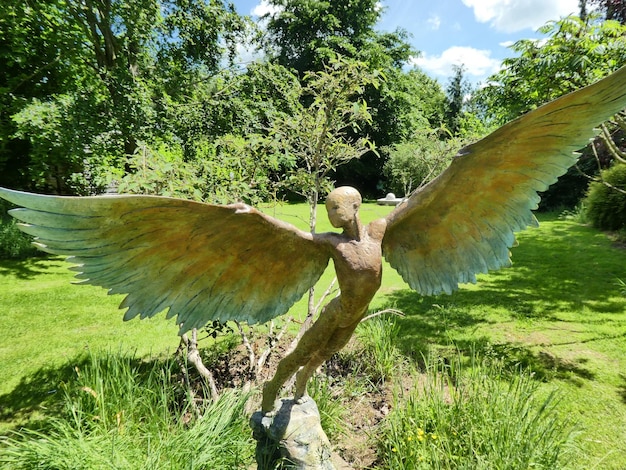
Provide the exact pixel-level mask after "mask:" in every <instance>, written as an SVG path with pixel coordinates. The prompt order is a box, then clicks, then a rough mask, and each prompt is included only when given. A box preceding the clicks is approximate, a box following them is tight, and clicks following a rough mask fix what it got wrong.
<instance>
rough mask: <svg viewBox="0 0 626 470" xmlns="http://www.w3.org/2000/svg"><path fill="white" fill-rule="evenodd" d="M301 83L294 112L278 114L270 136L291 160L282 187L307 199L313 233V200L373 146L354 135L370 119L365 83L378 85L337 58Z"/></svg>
mask: <svg viewBox="0 0 626 470" xmlns="http://www.w3.org/2000/svg"><path fill="white" fill-rule="evenodd" d="M304 83H305V86H304V87H302V88H301V99H300V100H299V101H298V103H299V105H298V108H297V109H296V110H295V113H294V114H292V115H289V114H282V115H279V116H277V118H276V119H275V120H274V121H273V122H272V124H271V127H270V130H269V138H270V139H271V140H272V142H273V144H272V145H273V147H274V148H275V149H276V150H275V151H277V152H279V153H281V154H283V155H285V156H288V155H291V156H292V157H293V163H292V168H291V169H290V170H288V172H287V174H286V175H285V179H284V185H285V186H286V187H288V188H289V189H291V190H293V191H295V192H297V193H300V194H302V195H303V196H305V197H306V199H307V201H308V203H309V205H310V207H311V219H310V222H311V224H310V226H311V231H315V225H316V218H315V214H316V212H317V202H318V200H319V197H320V195H321V194H324V193H328V192H330V189H331V181H330V179H329V174H330V172H331V171H333V170H334V169H336V168H337V167H338V166H340V165H342V164H345V163H346V162H349V161H350V160H353V159H355V158H358V157H360V156H361V155H362V154H363V153H365V152H366V151H368V150H369V149H371V148H372V144H371V142H370V141H369V140H368V139H367V138H366V137H363V136H361V137H357V138H354V137H353V136H354V134H355V133H358V131H359V129H360V125H361V123H363V122H368V121H370V120H371V114H370V113H369V109H368V106H367V103H365V102H364V101H362V100H360V99H359V96H361V95H362V93H363V88H364V87H365V86H366V85H369V84H371V85H374V86H377V84H378V77H377V76H376V74H372V73H369V72H368V71H367V66H366V64H364V63H362V62H356V61H352V60H348V59H345V58H342V57H337V58H335V59H333V60H332V61H330V63H329V64H328V65H327V66H326V67H325V70H324V71H321V72H308V73H307V74H306V75H305V78H304ZM306 102H310V104H309V105H305V104H303V103H306Z"/></svg>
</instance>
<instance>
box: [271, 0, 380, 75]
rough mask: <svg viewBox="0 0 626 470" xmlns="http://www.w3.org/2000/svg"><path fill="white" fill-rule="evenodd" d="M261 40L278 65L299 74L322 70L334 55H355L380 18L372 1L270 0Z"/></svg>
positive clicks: (378, 10)
mask: <svg viewBox="0 0 626 470" xmlns="http://www.w3.org/2000/svg"><path fill="white" fill-rule="evenodd" d="M268 3H269V4H270V5H271V6H273V7H275V8H276V9H278V13H276V14H268V15H266V17H265V19H266V20H267V33H268V37H267V38H266V39H265V40H264V43H265V47H266V48H267V49H268V50H269V52H270V55H271V56H273V57H275V58H276V60H277V61H278V63H279V64H281V65H284V66H287V67H289V68H293V69H294V70H296V71H297V73H298V74H300V75H302V76H303V75H304V73H305V72H315V71H318V70H322V69H323V68H324V64H325V63H326V62H327V61H328V60H329V59H332V58H333V57H334V56H335V55H342V56H347V57H352V58H356V55H357V51H358V50H359V49H360V48H362V46H363V45H364V43H365V42H366V41H367V40H368V39H369V38H370V35H371V33H372V31H373V28H374V25H375V24H376V22H377V21H378V19H379V17H380V9H379V8H378V6H377V3H376V1H375V0H356V1H353V2H349V3H346V2H328V1H320V0H307V1H305V2H302V1H296V0H271V1H269V2H268Z"/></svg>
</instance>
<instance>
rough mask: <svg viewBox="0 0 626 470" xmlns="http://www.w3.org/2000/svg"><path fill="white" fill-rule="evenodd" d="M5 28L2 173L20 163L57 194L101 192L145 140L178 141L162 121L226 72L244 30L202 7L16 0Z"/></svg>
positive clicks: (181, 1)
mask: <svg viewBox="0 0 626 470" xmlns="http://www.w3.org/2000/svg"><path fill="white" fill-rule="evenodd" d="M14 19H17V21H14ZM0 22H3V24H6V25H7V30H6V31H7V33H6V36H5V38H6V41H7V45H8V50H9V51H10V54H8V55H1V56H0V61H2V62H3V63H4V64H6V68H5V70H6V73H4V74H3V75H2V76H0V88H2V89H3V90H4V91H7V92H8V93H7V94H6V95H5V94H3V99H4V102H3V105H4V108H3V110H6V112H3V114H2V115H0V121H1V122H0V132H1V133H2V135H1V139H0V141H1V142H2V143H3V147H2V149H0V154H1V155H0V167H2V166H7V165H8V164H9V163H13V164H15V163H18V164H19V167H18V168H19V175H20V178H21V179H22V181H23V183H22V184H23V185H24V186H26V187H28V188H30V189H33V188H41V189H46V190H47V191H54V192H59V193H67V192H72V193H76V192H78V193H92V192H97V191H100V190H102V188H103V187H104V186H106V183H107V182H106V181H105V180H103V178H102V175H105V174H107V173H108V172H109V171H110V167H113V168H116V169H119V168H121V167H123V163H124V158H125V157H126V156H127V155H132V154H133V153H134V152H135V150H136V149H137V146H138V142H141V141H148V140H150V138H154V137H163V136H164V135H166V134H167V135H168V136H169V135H171V134H170V133H169V132H171V130H172V128H174V129H175V128H176V123H173V124H172V125H167V124H168V121H164V120H160V119H159V118H160V116H162V115H163V114H166V113H165V112H166V111H167V108H168V107H170V106H171V105H172V101H171V98H172V97H175V98H179V97H180V96H184V95H185V94H186V93H188V92H190V91H191V90H193V88H194V86H195V83H197V82H198V81H201V80H202V79H204V78H205V77H206V76H207V75H208V74H209V73H212V72H213V71H214V70H215V69H216V68H217V67H218V66H221V62H220V60H221V58H222V53H223V51H224V50H225V48H228V47H230V49H231V51H233V50H234V41H235V39H234V35H236V34H237V32H238V31H239V30H240V29H241V24H242V23H241V21H240V18H239V17H238V16H237V15H235V14H234V12H233V11H232V9H231V8H230V7H226V6H225V5H224V4H223V3H222V2H220V1H212V2H208V3H207V2H204V1H203V0H170V1H168V0H163V1H158V0H133V1H131V2H122V1H118V0H113V1H109V2H94V1H93V0H87V1H81V2H78V1H71V2H64V1H52V2H44V1H39V0H38V1H35V2H29V3H28V4H25V3H24V2H10V5H8V6H7V9H5V10H3V12H2V13H1V14H0ZM77 44H78V45H80V47H77V46H76V45H77ZM3 50H5V49H3ZM0 63H1V62H0ZM24 64H28V65H24ZM0 68H2V67H0ZM20 150H21V151H24V150H26V152H27V154H28V158H26V159H21V160H17V159H16V157H15V155H14V153H15V152H16V151H20ZM3 151H4V153H2V152H3ZM5 184H7V183H5ZM11 185H12V186H14V185H15V183H12V184H11Z"/></svg>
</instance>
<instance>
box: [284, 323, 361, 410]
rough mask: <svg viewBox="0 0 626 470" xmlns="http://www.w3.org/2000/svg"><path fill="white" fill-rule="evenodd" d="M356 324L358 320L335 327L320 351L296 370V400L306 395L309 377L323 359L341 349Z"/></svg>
mask: <svg viewBox="0 0 626 470" xmlns="http://www.w3.org/2000/svg"><path fill="white" fill-rule="evenodd" d="M359 321H360V320H359ZM358 324H359V322H358V321H357V322H355V323H354V324H353V325H350V326H348V327H346V328H337V329H336V330H335V332H334V333H333V334H332V336H330V338H329V339H328V342H327V343H326V345H325V346H324V347H323V348H322V349H321V350H320V351H318V352H316V353H315V354H313V355H312V356H311V358H310V359H309V361H308V362H307V363H306V364H305V365H304V367H302V369H300V370H299V371H298V373H297V374H296V393H295V396H294V399H295V400H296V401H298V402H303V401H304V400H303V397H306V396H307V391H306V384H307V382H308V381H309V379H310V378H311V377H312V376H313V374H314V373H315V371H316V370H317V368H318V367H319V366H321V365H322V364H323V363H324V361H327V360H328V359H330V358H331V356H332V355H333V354H335V353H336V352H337V351H339V350H341V349H342V348H343V347H344V346H345V345H346V344H347V343H348V341H349V340H350V338H351V337H352V333H354V330H355V329H356V327H357V325H358Z"/></svg>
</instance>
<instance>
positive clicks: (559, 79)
mask: <svg viewBox="0 0 626 470" xmlns="http://www.w3.org/2000/svg"><path fill="white" fill-rule="evenodd" d="M539 32H541V33H542V34H545V35H547V36H548V38H547V39H546V40H544V41H540V40H531V39H523V40H520V41H518V42H516V43H515V44H514V45H513V46H511V49H512V51H513V52H514V53H515V57H512V58H508V59H505V60H504V61H503V68H502V70H501V71H500V72H498V73H496V74H494V75H492V76H491V77H489V79H488V86H486V87H485V88H483V89H482V90H481V91H480V93H479V95H480V99H481V101H482V104H483V105H484V107H485V109H488V110H489V111H490V117H491V118H492V119H494V120H495V121H496V123H497V124H498V125H501V124H503V123H504V122H506V121H509V120H511V119H514V118H516V117H517V116H519V115H520V114H522V113H524V112H527V111H529V110H531V109H533V108H536V107H537V106H539V105H541V104H543V103H546V102H548V101H550V100H553V99H555V98H557V97H558V96H561V95H563V94H565V93H568V92H570V91H573V90H576V89H578V88H581V87H583V86H585V85H589V84H591V83H593V82H595V81H597V80H599V79H600V78H602V77H604V76H606V75H608V74H609V73H610V72H612V71H615V70H616V69H617V68H619V67H620V66H621V65H623V64H625V63H626V27H624V26H622V25H620V24H619V23H618V22H616V21H600V20H599V18H598V17H597V16H595V17H594V16H590V17H588V20H587V21H586V22H584V21H582V20H581V19H580V18H577V17H574V16H570V17H567V18H564V19H562V20H559V21H551V22H549V23H547V24H546V25H545V26H543V27H542V28H540V29H539Z"/></svg>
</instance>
